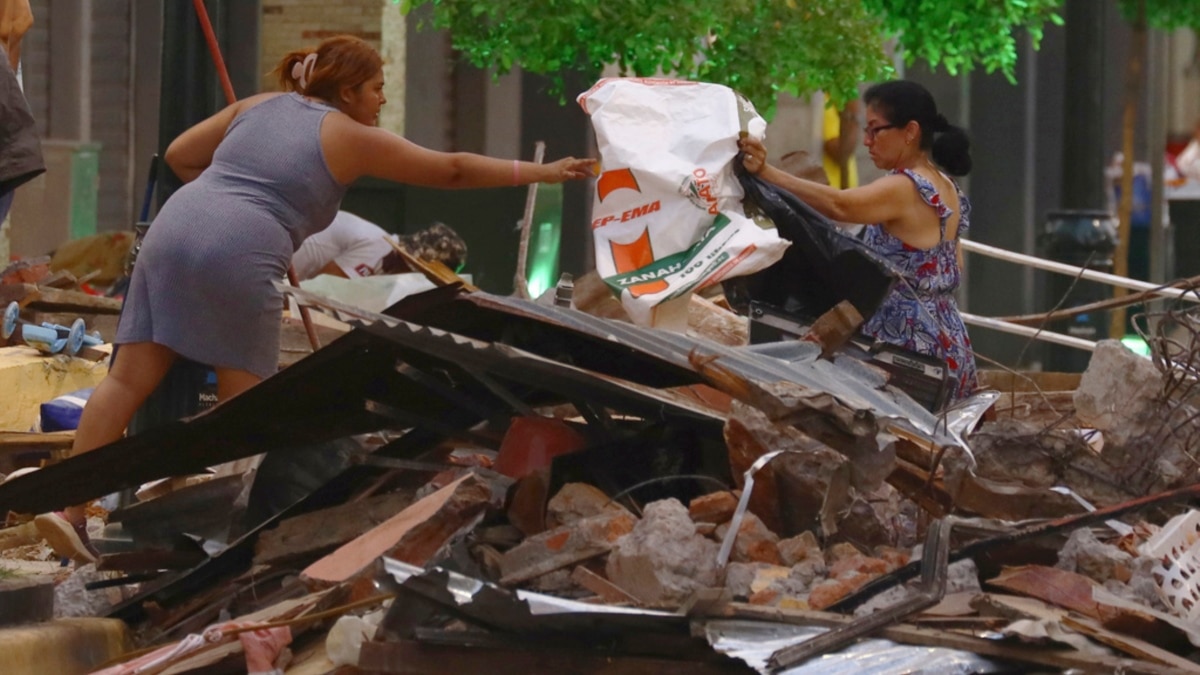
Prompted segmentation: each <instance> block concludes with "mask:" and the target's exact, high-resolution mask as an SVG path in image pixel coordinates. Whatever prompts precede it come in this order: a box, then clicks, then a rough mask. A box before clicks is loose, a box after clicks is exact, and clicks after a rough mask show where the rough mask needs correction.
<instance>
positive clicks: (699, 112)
mask: <svg viewBox="0 0 1200 675" xmlns="http://www.w3.org/2000/svg"><path fill="white" fill-rule="evenodd" d="M578 101H579V105H580V106H582V107H583V109H584V111H585V112H587V113H588V114H589V115H590V116H591V118H592V127H593V129H594V130H595V132H596V142H597V144H598V145H599V150H600V160H601V165H602V172H601V174H600V178H599V179H598V180H597V182H596V197H595V200H594V202H593V207H592V232H593V235H594V239H595V246H596V271H597V272H599V274H600V276H601V277H602V278H603V279H604V281H605V283H607V284H608V285H609V287H610V288H611V289H612V290H613V292H614V293H616V294H617V295H618V296H619V297H620V299H621V303H622V304H623V305H624V306H625V309H626V310H627V311H628V312H629V314H630V316H631V317H632V318H633V320H634V321H635V322H637V323H638V324H641V325H645V326H658V327H665V328H672V329H677V330H684V329H686V316H687V311H686V307H687V302H688V296H689V295H690V294H691V293H692V292H694V291H697V290H700V289H701V288H704V287H706V286H710V285H712V284H715V283H717V282H719V281H721V280H722V279H726V278H729V277H735V276H740V275H744V274H750V273H752V272H756V271H758V270H761V269H763V268H765V267H768V266H770V265H771V264H772V263H774V262H775V261H777V260H779V258H780V256H782V255H783V252H784V250H785V249H786V248H787V247H788V242H787V241H786V240H784V239H780V237H779V235H778V233H776V231H775V230H774V229H773V228H771V229H764V228H762V227H760V226H759V225H758V224H757V223H755V222H754V221H753V220H751V219H749V218H747V217H746V216H745V215H744V212H743V210H742V205H741V199H742V196H743V193H742V188H741V185H739V184H738V181H737V177H736V176H735V175H734V173H733V167H732V162H733V159H734V156H735V155H736V154H737V152H738V149H737V139H738V134H739V132H742V131H745V132H747V133H749V134H750V135H751V136H753V137H755V138H759V139H761V138H762V137H763V134H764V132H765V130H766V122H765V121H764V120H763V118H762V117H760V116H759V115H758V113H757V112H756V111H755V110H754V106H753V105H751V103H750V102H749V101H747V100H746V99H744V98H742V97H741V96H739V95H738V94H737V93H735V92H734V91H733V90H732V89H730V88H728V87H724V86H721V85H717V84H708V83H702V82H687V81H681V80H656V79H638V78H606V79H603V80H600V81H599V82H597V83H596V85H595V86H593V87H592V88H591V89H589V90H588V91H586V92H584V93H583V94H580V96H579V99H578Z"/></svg>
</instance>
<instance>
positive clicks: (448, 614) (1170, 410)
mask: <svg viewBox="0 0 1200 675" xmlns="http://www.w3.org/2000/svg"><path fill="white" fill-rule="evenodd" d="M586 288H588V286H587V282H586V280H584V281H582V282H581V283H577V285H576V289H577V292H579V290H578V289H586ZM289 293H291V294H292V295H294V296H295V297H297V298H298V299H299V300H300V301H301V302H306V303H309V304H311V305H314V306H319V307H323V308H324V309H325V310H326V311H328V312H330V313H331V314H333V315H334V316H336V317H337V318H338V319H339V320H340V321H343V322H345V323H346V324H348V325H349V326H351V327H353V330H350V331H349V332H348V333H346V334H344V335H343V336H342V337H340V338H338V339H337V340H335V341H333V342H332V343H330V344H328V345H326V346H324V347H323V348H322V349H320V350H319V351H317V352H316V353H314V354H312V355H311V356H309V357H308V358H304V359H302V360H299V361H297V362H295V363H294V364H292V365H290V366H288V367H286V368H284V369H283V370H282V371H281V372H280V373H279V374H278V375H277V376H275V377H272V378H270V379H268V380H266V381H264V382H263V383H262V384H261V385H259V386H256V387H255V388H253V389H251V390H250V391H248V392H246V393H245V394H244V395H242V396H239V397H237V398H236V399H233V400H232V401H229V402H228V403H226V404H223V405H221V406H218V407H216V408H214V409H212V410H210V411H208V412H205V413H203V414H200V415H197V416H195V417H191V418H188V419H184V420H180V421H177V422H172V423H169V424H166V425H163V426H162V427H160V428H155V429H151V430H148V431H146V432H142V433H139V434H136V435H133V436H130V437H129V438H126V439H124V440H122V441H120V442H118V443H114V444H112V445H110V446H107V447H104V448H100V449H97V450H95V451H93V452H90V453H86V454H84V455H80V456H78V457H72V458H64V457H51V456H50V454H49V453H48V451H46V450H37V449H31V446H28V445H26V446H24V448H25V449H24V450H22V452H21V453H7V454H6V455H5V457H7V458H9V459H8V461H9V462H10V466H8V467H7V468H8V469H9V470H11V469H12V468H14V467H13V466H11V462H12V461H13V458H28V457H31V456H40V457H42V458H43V459H45V460H47V461H44V462H43V464H44V466H42V468H40V469H38V470H37V471H33V472H28V473H24V474H23V475H20V476H18V477H17V478H15V479H13V480H10V481H7V482H5V483H3V484H0V508H3V509H4V510H5V511H6V512H9V513H10V514H11V515H10V519H9V523H8V525H9V527H8V528H7V529H4V530H0V549H4V550H0V569H4V568H5V567H6V566H8V565H10V564H11V565H13V566H14V569H16V567H19V565H17V563H21V564H25V565H41V566H42V567H40V568H37V569H38V570H39V571H40V572H41V573H43V574H52V575H56V577H57V578H55V579H54V581H55V582H56V584H57V588H58V591H57V594H58V598H56V599H55V602H54V612H55V614H56V615H58V616H64V615H66V614H68V613H73V614H80V613H82V614H87V613H89V612H90V613H91V614H92V615H93V616H106V617H111V618H116V619H120V620H121V621H123V622H124V623H125V625H127V626H128V627H129V630H130V633H129V636H128V644H127V645H125V649H124V650H123V654H121V655H120V656H118V657H117V658H114V659H113V660H112V662H111V663H107V664H104V663H100V662H97V663H94V664H92V666H93V667H94V668H99V667H101V666H104V667H105V668H106V669H105V670H101V671H100V672H107V673H132V672H135V669H136V668H141V670H136V672H171V673H182V672H206V673H209V672H246V671H247V669H248V668H249V669H251V670H253V668H254V667H258V668H266V670H269V669H270V668H271V667H274V668H278V669H279V670H280V671H281V672H296V673H333V672H360V671H361V672H457V671H461V672H478V671H481V670H484V669H488V670H495V671H499V672H517V671H518V670H523V671H527V672H551V671H561V672H581V671H589V670H596V671H601V670H603V671H604V672H612V671H619V672H656V673H658V672H685V671H686V672H689V673H691V672H702V673H704V672H720V673H724V672H730V673H733V672H739V673H740V672H764V673H765V672H797V673H799V672H822V669H823V668H824V669H827V668H833V667H839V666H840V667H843V668H846V669H854V670H855V671H856V672H863V671H869V670H870V669H871V668H872V666H870V665H869V664H870V663H872V662H873V660H874V659H878V658H881V657H880V655H882V654H887V655H888V656H887V661H886V662H887V663H890V664H897V663H902V662H904V660H905V659H915V660H917V661H918V662H919V663H920V664H921V665H920V666H918V667H931V668H932V667H943V666H944V667H946V668H952V669H955V670H953V672H1013V671H1014V670H1020V671H1026V670H1031V669H1037V670H1040V671H1054V670H1071V669H1078V670H1081V671H1086V672H1092V671H1117V670H1120V671H1123V672H1145V673H1159V672H1193V671H1195V672H1200V649H1198V648H1200V628H1197V626H1198V624H1197V623H1196V619H1197V615H1196V614H1195V612H1196V611H1200V610H1196V606H1197V605H1196V600H1197V598H1198V597H1200V588H1197V586H1196V584H1195V579H1196V578H1197V577H1196V576H1195V575H1194V572H1195V570H1196V566H1197V565H1200V553H1198V551H1200V547H1198V546H1197V544H1196V542H1197V541H1198V540H1200V515H1197V512H1195V511H1192V510H1190V508H1189V505H1190V504H1194V503H1196V500H1197V498H1200V486H1198V481H1197V462H1196V461H1195V459H1194V456H1195V452H1194V450H1193V448H1192V446H1191V445H1190V440H1189V439H1190V438H1191V435H1189V433H1187V432H1190V431H1191V430H1190V429H1189V428H1188V426H1187V425H1189V424H1194V422H1193V421H1192V417H1194V415H1193V414H1192V410H1191V406H1193V405H1194V400H1193V399H1192V397H1190V396H1187V395H1184V393H1183V392H1186V390H1187V387H1186V386H1185V385H1181V384H1180V382H1179V379H1178V378H1179V377H1180V375H1179V374H1178V373H1173V372H1172V371H1171V370H1170V369H1169V368H1164V367H1163V361H1162V360H1160V361H1159V362H1157V363H1156V362H1154V361H1150V360H1145V359H1142V358H1140V357H1136V356H1133V355H1132V354H1130V353H1129V352H1127V351H1125V350H1124V348H1123V347H1121V346H1120V345H1119V344H1118V343H1102V344H1101V348H1100V349H1099V350H1097V352H1096V356H1095V358H1094V359H1093V362H1092V367H1091V368H1089V370H1088V371H1087V372H1086V373H1084V374H1083V375H1082V377H1081V378H1079V379H1078V381H1077V382H1073V383H1072V385H1073V386H1072V389H1070V390H1064V389H1055V390H1043V391H1037V390H1036V388H1031V390H1029V391H1018V389H1017V386H1016V384H1015V382H1016V380H1015V379H1010V380H1008V381H1007V382H1005V383H1004V384H1003V385H1002V384H999V380H997V384H995V385H994V386H995V388H994V389H992V390H988V391H984V392H982V393H981V394H979V395H977V396H976V398H975V399H972V400H969V401H967V402H966V404H965V405H961V406H959V407H957V408H955V409H952V410H950V411H942V414H938V415H935V414H933V413H931V412H929V411H928V410H925V409H924V408H922V407H921V406H920V405H918V404H917V403H915V402H914V401H913V400H911V399H910V398H909V397H908V396H906V395H905V394H904V393H903V392H901V391H899V390H897V389H895V388H894V387H892V386H891V385H889V384H887V377H886V376H885V375H883V374H881V373H879V372H878V371H876V370H874V369H872V368H871V367H870V366H869V365H867V364H864V363H862V362H860V361H855V360H852V359H845V358H842V357H839V356H836V355H835V356H834V357H833V358H829V357H828V356H826V355H823V354H822V350H823V347H822V345H821V344H816V343H813V342H806V341H793V342H787V343H778V344H773V345H770V346H769V348H764V346H762V345H759V346H749V347H748V346H745V345H744V339H745V338H744V330H741V329H740V328H739V322H738V320H737V319H736V317H733V316H732V315H730V314H729V313H728V312H726V311H725V310H724V309H722V308H721V307H720V305H719V304H717V303H713V302H709V301H705V302H704V303H701V304H697V305H696V306H694V307H693V308H692V314H693V317H692V319H693V331H692V333H691V334H689V335H680V334H676V333H666V332H663V331H657V330H653V329H644V328H637V327H635V326H632V325H630V324H627V323H624V322H622V321H620V320H618V319H614V318H610V317H608V316H600V315H597V314H599V313H600V312H597V313H596V314H593V313H589V312H588V311H580V310H581V309H582V310H587V309H588V307H586V306H584V305H585V303H584V302H583V300H582V299H583V298H584V297H586V295H585V294H582V293H581V294H580V295H577V296H576V299H577V304H576V308H575V309H566V308H561V307H554V306H549V305H544V304H541V303H538V302H529V301H522V300H517V299H513V298H503V297H498V296H491V295H488V294H485V293H481V292H474V293H469V294H463V293H460V292H459V289H456V288H453V287H443V288H439V289H435V290H433V291H429V292H426V293H423V294H420V295H418V296H412V297H410V298H408V299H406V300H404V301H402V302H401V303H400V304H398V305H396V306H395V307H393V308H391V309H390V310H389V311H388V312H387V314H384V315H381V314H372V313H369V312H365V311H362V310H355V309H354V308H350V307H346V306H342V305H339V304H338V303H335V302H330V301H327V300H322V299H321V298H318V297H312V296H310V295H307V294H305V293H303V292H302V291H298V290H293V291H289ZM597 297H600V295H599V294H598V295H597ZM606 311H611V307H610V308H609V309H608V310H606ZM710 332H711V333H713V337H714V338H715V339H709V338H708V337H706V333H710ZM739 334H741V335H743V337H741V338H739V337H738V335H739ZM739 340H742V341H743V343H742V344H739ZM1164 372H1165V373H1167V374H1166V375H1164V374H1163V373H1164ZM1051 381H1052V380H1051V379H1049V378H1045V379H1042V382H1043V383H1049V382H1051ZM1164 427H1169V428H1172V429H1174V430H1175V431H1173V432H1172V433H1164V432H1163V431H1162V429H1163V428H1164ZM1148 439H1149V440H1148ZM31 453H33V454H31ZM37 453H41V454H40V455H38V454H37ZM260 455H261V458H259V459H256V460H254V461H253V462H247V459H248V458H254V457H259V456H260ZM131 458H136V461H132V460H131ZM247 466H249V467H252V468H249V469H247V468H246V467H247ZM0 471H3V470H0ZM4 472H7V471H4ZM90 500H99V501H98V502H97V503H98V504H100V505H102V506H104V507H105V508H100V507H99V506H98V507H97V508H96V510H95V511H94V512H93V513H94V514H95V515H96V517H97V521H98V522H97V523H96V527H95V528H93V530H94V537H93V540H94V542H95V543H96V545H97V546H98V547H99V548H100V549H101V553H102V554H103V555H102V556H101V558H100V561H99V562H98V563H97V564H96V565H94V566H93V565H83V566H78V567H75V568H73V569H72V568H65V567H63V568H58V567H56V566H57V561H54V560H53V558H52V555H51V554H50V553H49V551H48V549H46V548H45V547H44V546H43V545H42V544H40V543H39V541H38V540H37V539H36V535H35V534H33V533H32V532H31V531H30V529H29V527H28V521H29V518H31V517H32V514H36V513H40V512H44V511H46V510H51V509H56V508H61V507H63V506H65V505H68V504H74V503H81V502H86V501H90ZM39 546H40V547H41V548H40V549H37V548H36V547H39ZM20 558H26V560H23V561H22V560H19V559H20ZM28 558H35V559H37V560H28ZM7 583H8V582H7V581H6V579H5V578H4V577H0V594H4V593H8V592H18V591H17V590H11V589H10V588H9V587H8V586H7V585H6V584H7ZM14 587H15V585H14ZM20 592H25V593H29V591H20ZM0 604H3V603H2V602H0ZM814 656H821V658H820V659H814V658H813V657H814ZM264 663H265V664H266V666H263V665H262V664H264ZM255 664H258V665H257V666H255ZM884 672H886V671H884Z"/></svg>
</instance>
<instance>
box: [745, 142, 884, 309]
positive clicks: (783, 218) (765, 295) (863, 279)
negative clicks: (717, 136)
mask: <svg viewBox="0 0 1200 675" xmlns="http://www.w3.org/2000/svg"><path fill="white" fill-rule="evenodd" d="M735 167H736V171H737V174H738V179H739V181H740V182H741V184H742V188H743V189H744V190H745V191H746V197H745V200H746V202H747V207H748V208H747V211H748V212H749V211H752V210H753V208H755V207H757V208H758V210H759V211H761V212H762V213H763V214H764V215H766V216H767V217H768V218H770V219H771V220H773V221H774V222H775V227H776V228H778V230H779V236H781V237H783V238H784V239H787V240H788V241H791V242H792V245H791V246H790V247H788V250H787V252H785V253H784V254H783V258H781V259H780V260H779V262H777V263H775V264H774V265H772V266H771V267H768V268H767V269H765V270H762V271H761V272H756V273H754V274H750V275H747V276H744V277H740V278H738V279H733V280H730V281H727V282H726V283H725V286H726V296H727V298H728V299H729V301H730V303H731V305H732V306H733V307H734V308H735V309H737V310H738V311H740V312H745V311H746V310H747V308H748V307H749V303H750V302H760V303H766V304H769V305H773V306H775V307H778V308H780V309H783V310H785V311H787V312H789V313H794V314H798V315H801V316H805V317H809V318H816V317H819V316H821V315H822V314H824V313H825V312H827V311H829V310H830V309H832V308H833V307H834V306H835V305H837V304H838V303H839V302H841V301H843V300H848V301H849V302H850V304H852V305H854V308H855V309H856V310H858V313H859V314H861V315H862V317H863V319H864V320H865V319H869V318H870V317H871V315H873V314H874V313H875V311H876V310H877V309H879V305H880V304H881V303H882V302H883V300H884V298H886V297H887V295H888V293H890V292H891V289H892V286H893V284H895V283H896V281H897V279H899V273H898V272H896V270H895V268H893V267H892V265H891V264H890V263H889V262H888V261H887V260H886V259H885V258H883V257H882V256H880V255H879V254H878V253H876V252H875V251H873V250H871V249H870V248H868V247H867V246H866V244H864V243H863V242H861V241H859V240H858V239H855V238H853V237H851V236H849V235H847V234H845V233H843V232H842V231H841V230H840V229H839V227H838V226H837V225H835V224H834V223H833V222H832V221H830V220H829V219H828V218H826V217H825V216H823V215H821V214H820V213H817V212H816V211H815V210H813V209H812V207H810V206H808V205H807V204H805V203H804V202H802V201H800V199H799V198H797V197H796V196H795V195H793V194H792V193H790V192H788V191H786V190H784V189H783V188H780V187H776V186H775V185H772V184H771V183H768V182H766V181H764V180H762V179H761V178H758V177H756V176H752V175H750V174H748V173H747V172H746V171H745V170H744V169H743V168H742V167H741V164H740V162H735Z"/></svg>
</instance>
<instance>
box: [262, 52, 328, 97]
mask: <svg viewBox="0 0 1200 675" xmlns="http://www.w3.org/2000/svg"><path fill="white" fill-rule="evenodd" d="M316 56H317V52H316V50H312V49H298V50H296V51H294V52H290V53H289V54H288V55H287V56H284V57H283V59H282V60H281V61H280V62H279V65H278V66H275V70H273V71H271V73H272V74H273V75H275V77H276V79H278V81H279V88H280V89H282V90H283V91H294V92H296V93H298V94H303V93H305V90H306V89H307V88H308V87H307V85H308V84H309V83H310V81H311V79H312V77H311V75H312V67H313V66H314V65H316Z"/></svg>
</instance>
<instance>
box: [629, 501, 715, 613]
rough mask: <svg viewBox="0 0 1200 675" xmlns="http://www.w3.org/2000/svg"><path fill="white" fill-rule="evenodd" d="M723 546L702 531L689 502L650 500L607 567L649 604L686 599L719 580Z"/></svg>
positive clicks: (638, 597) (632, 593)
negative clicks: (692, 517) (692, 516)
mask: <svg viewBox="0 0 1200 675" xmlns="http://www.w3.org/2000/svg"><path fill="white" fill-rule="evenodd" d="M719 549H720V546H719V545H718V544H717V543H716V542H714V541H711V540H709V539H706V538H704V537H702V536H700V535H699V534H697V532H696V524H695V523H693V522H692V519H691V518H690V517H689V516H688V512H687V508H685V507H684V505H683V504H681V503H680V502H679V501H678V500H676V499H666V500H663V501H658V502H653V503H651V504H649V505H647V506H646V512H645V514H644V515H643V517H642V520H641V521H639V522H638V524H637V526H636V527H634V528H633V531H632V532H630V533H629V534H628V535H627V536H625V537H622V538H621V539H620V541H618V542H617V545H616V547H615V548H614V549H613V551H612V553H610V554H609V556H608V565H607V568H606V572H607V574H608V578H609V579H610V580H612V582H613V583H615V584H616V585H618V586H620V587H621V588H623V589H625V590H626V591H628V592H629V593H630V594H631V595H633V596H634V597H636V598H637V599H638V600H640V601H641V602H643V603H645V604H648V605H662V604H670V603H680V602H683V601H684V600H686V599H687V598H688V596H689V595H690V594H691V593H692V592H693V591H695V590H698V589H700V588H708V587H712V586H715V585H716V584H717V570H716V560H717V551H718V550H719Z"/></svg>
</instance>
